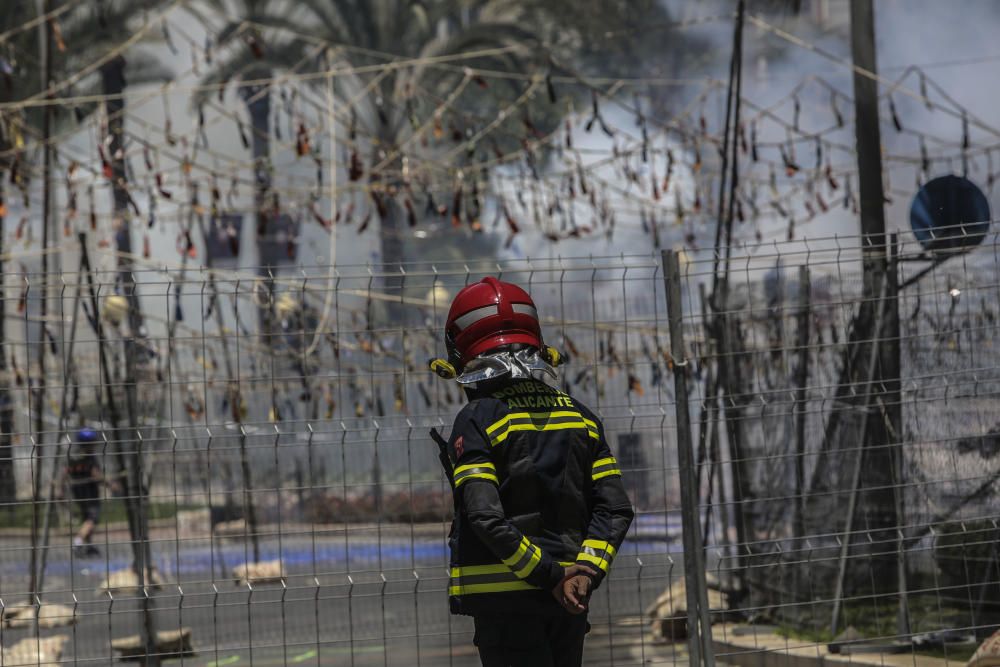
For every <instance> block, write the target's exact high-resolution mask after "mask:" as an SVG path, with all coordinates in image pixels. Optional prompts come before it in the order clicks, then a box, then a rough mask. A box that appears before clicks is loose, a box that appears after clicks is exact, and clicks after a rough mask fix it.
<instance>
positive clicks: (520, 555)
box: [503, 537, 542, 579]
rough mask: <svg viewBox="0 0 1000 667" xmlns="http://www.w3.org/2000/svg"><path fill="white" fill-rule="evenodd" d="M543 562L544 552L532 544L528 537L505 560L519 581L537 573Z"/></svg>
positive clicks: (505, 563)
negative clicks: (536, 570) (539, 564)
mask: <svg viewBox="0 0 1000 667" xmlns="http://www.w3.org/2000/svg"><path fill="white" fill-rule="evenodd" d="M541 560H542V550H541V549H539V548H538V547H537V546H535V545H534V544H532V543H531V542H530V541H529V540H528V538H527V537H522V538H521V544H520V545H519V546H518V547H517V550H516V551H515V552H514V553H513V554H512V555H511V556H509V557H508V558H504V559H503V563H504V565H506V566H507V567H509V568H510V569H511V571H512V572H514V574H515V575H517V577H518V578H519V579H524V578H526V577H527V576H528V575H530V574H531V573H532V572H534V571H535V568H536V567H537V566H538V563H539V562H540V561H541Z"/></svg>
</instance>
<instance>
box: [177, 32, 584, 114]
mask: <svg viewBox="0 0 1000 667" xmlns="http://www.w3.org/2000/svg"><path fill="white" fill-rule="evenodd" d="M189 41H190V39H189ZM192 43H193V42H192ZM196 62H197V61H196V60H195V61H193V66H196ZM595 114H596V108H595ZM501 117H502V114H501ZM603 125H604V123H603V121H602V126H603Z"/></svg>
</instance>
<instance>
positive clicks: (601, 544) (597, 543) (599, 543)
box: [583, 540, 615, 556]
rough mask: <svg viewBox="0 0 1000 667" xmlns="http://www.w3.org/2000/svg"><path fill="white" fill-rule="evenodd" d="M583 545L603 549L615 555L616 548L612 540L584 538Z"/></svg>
mask: <svg viewBox="0 0 1000 667" xmlns="http://www.w3.org/2000/svg"><path fill="white" fill-rule="evenodd" d="M583 546H585V547H591V548H594V549H603V550H604V551H607V552H608V553H609V554H611V555H612V556H614V555H615V548H614V547H613V546H611V543H610V542H605V541H603V540H584V541H583Z"/></svg>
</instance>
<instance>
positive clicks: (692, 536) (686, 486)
mask: <svg viewBox="0 0 1000 667" xmlns="http://www.w3.org/2000/svg"><path fill="white" fill-rule="evenodd" d="M662 261H663V282H664V286H665V288H666V290H665V291H666V295H667V317H668V320H669V324H670V353H671V357H672V358H673V359H674V400H675V405H676V410H677V463H678V467H679V468H680V486H681V526H682V531H683V534H682V538H683V543H684V583H685V586H684V588H685V592H686V593H687V624H688V651H689V653H690V661H691V664H692V665H700V664H704V665H706V667H714V665H715V657H714V651H713V648H712V625H711V620H710V619H709V615H708V590H707V587H706V583H705V554H704V552H703V550H702V543H701V534H700V533H701V529H700V526H699V523H698V487H697V483H698V478H697V475H698V472H697V471H696V470H695V466H694V457H693V454H694V452H693V439H692V434H691V414H690V407H689V405H688V389H687V365H688V359H687V356H686V354H685V351H684V321H683V312H682V310H683V309H682V306H681V272H680V263H679V262H678V261H677V255H676V254H675V253H674V251H672V250H664V251H663V253H662Z"/></svg>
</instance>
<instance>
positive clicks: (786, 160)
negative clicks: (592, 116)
mask: <svg viewBox="0 0 1000 667" xmlns="http://www.w3.org/2000/svg"><path fill="white" fill-rule="evenodd" d="M602 124H603V123H602ZM786 166H787V160H786Z"/></svg>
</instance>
